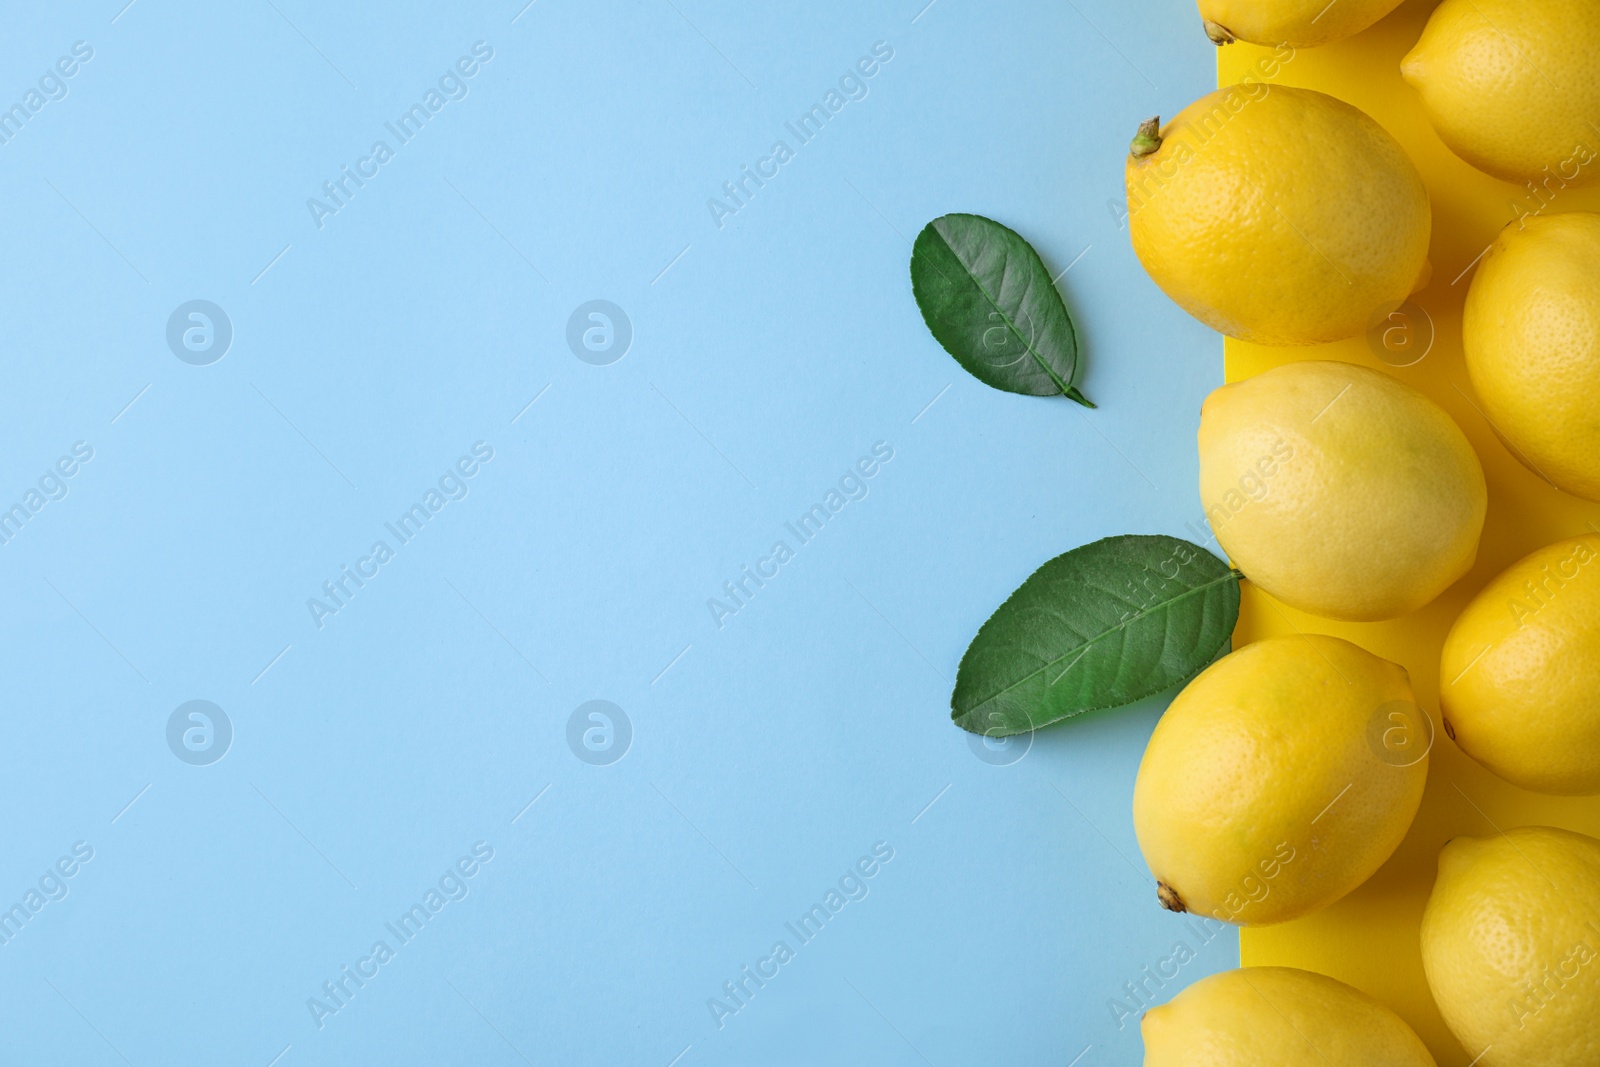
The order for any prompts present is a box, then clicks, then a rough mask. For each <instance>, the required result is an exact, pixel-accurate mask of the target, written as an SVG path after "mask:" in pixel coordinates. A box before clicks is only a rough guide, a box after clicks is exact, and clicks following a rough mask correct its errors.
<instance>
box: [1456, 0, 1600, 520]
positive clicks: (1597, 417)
mask: <svg viewBox="0 0 1600 1067" xmlns="http://www.w3.org/2000/svg"><path fill="white" fill-rule="evenodd" d="M1596 10H1597V11H1600V4H1597V5H1596ZM1594 77H1595V80H1596V82H1600V69H1597V70H1596V71H1595V74H1594ZM1596 116H1597V118H1600V110H1597V111H1596ZM1462 344H1463V347H1464V348H1465V350H1466V356H1467V372H1468V373H1469V374H1470V375H1471V376H1472V385H1473V388H1474V389H1476V390H1477V392H1478V396H1479V397H1480V398H1482V400H1483V407H1484V412H1485V414H1487V415H1488V416H1489V421H1490V422H1491V423H1493V424H1494V427H1495V429H1496V430H1497V431H1498V432H1499V433H1500V435H1501V437H1503V438H1504V439H1505V440H1506V442H1507V443H1508V444H1509V445H1510V446H1511V450H1512V453H1513V454H1514V455H1516V456H1517V457H1518V458H1520V459H1521V460H1522V462H1523V463H1525V464H1527V465H1528V466H1529V467H1531V468H1532V469H1533V470H1534V471H1535V472H1536V473H1538V474H1540V475H1543V476H1544V477H1545V478H1547V479H1548V480H1550V481H1551V482H1554V483H1555V484H1556V485H1557V486H1559V487H1560V488H1562V489H1565V490H1566V491H1567V492H1569V493H1572V494H1574V495H1576V496H1581V497H1583V498H1584V499H1586V500H1600V401H1597V398H1600V215H1596V214H1592V213H1590V212H1573V213H1571V214H1567V215H1547V216H1543V217H1540V218H1529V219H1525V220H1523V222H1522V223H1521V224H1518V223H1512V224H1511V225H1510V226H1508V227H1506V229H1505V230H1504V231H1503V232H1502V233H1501V234H1500V236H1499V238H1497V239H1496V240H1495V243H1494V244H1493V246H1491V248H1490V249H1489V253H1488V255H1486V256H1484V257H1483V261H1482V263H1480V264H1479V266H1478V273H1477V276H1476V277H1474V278H1473V279H1472V289H1471V290H1470V291H1469V292H1468V294H1467V306H1466V312H1465V319H1464V320H1463V322H1462Z"/></svg>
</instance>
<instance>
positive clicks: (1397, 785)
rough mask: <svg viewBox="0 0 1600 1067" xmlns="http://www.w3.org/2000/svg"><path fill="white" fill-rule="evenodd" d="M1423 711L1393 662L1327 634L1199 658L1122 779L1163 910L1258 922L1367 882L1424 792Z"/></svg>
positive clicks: (1293, 913) (1303, 910)
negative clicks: (1129, 789)
mask: <svg viewBox="0 0 1600 1067" xmlns="http://www.w3.org/2000/svg"><path fill="white" fill-rule="evenodd" d="M1424 718H1425V713H1423V712H1422V711H1421V709H1419V708H1418V707H1417V704H1416V696H1415V694H1414V693H1413V692H1412V690H1411V681H1410V679H1409V677H1408V676H1407V675H1406V672H1405V669H1404V668H1403V667H1400V666H1398V665H1396V664H1393V663H1390V662H1389V661H1388V660H1385V659H1380V658H1378V657H1377V656H1374V655H1373V654H1372V653H1370V652H1367V651H1366V650H1364V649H1361V648H1358V647H1356V646H1355V645H1353V644H1351V643H1350V642H1348V641H1344V640H1341V639H1339V638H1337V637H1324V636H1322V635H1320V634H1313V635H1310V636H1303V637H1276V638H1269V639H1267V640H1265V641H1257V642H1256V643H1255V644H1253V645H1247V646H1245V647H1244V648H1242V649H1240V650H1239V651H1238V652H1234V653H1232V654H1231V655H1228V656H1225V657H1223V658H1222V659H1220V660H1218V661H1217V662H1216V663H1214V664H1212V665H1211V666H1210V667H1208V668H1206V670H1205V671H1203V672H1202V673H1201V674H1200V676H1199V677H1198V678H1196V679H1195V680H1194V681H1192V682H1190V683H1189V685H1188V686H1187V687H1186V688H1185V689H1184V690H1183V692H1181V693H1179V694H1178V697H1177V699H1176V700H1174V701H1173V702H1172V706H1171V707H1170V708H1168V709H1167V713H1166V714H1165V715H1163V716H1162V717H1161V722H1160V723H1159V724H1157V726H1156V730H1155V733H1154V734H1153V735H1152V736H1151V738H1150V744H1149V746H1148V747H1147V748H1146V749H1145V754H1144V760H1143V762H1142V763H1140V765H1139V777H1138V780H1137V782H1136V783H1135V784H1134V790H1133V824H1134V830H1135V832H1136V833H1137V834H1138V836H1139V847H1140V849H1141V850H1142V851H1143V852H1144V857H1145V860H1146V862H1148V863H1149V865H1150V870H1151V871H1152V872H1153V873H1154V874H1155V876H1156V878H1157V879H1158V881H1159V883H1160V885H1159V895H1160V899H1161V903H1162V904H1163V906H1165V907H1166V908H1168V910H1171V911H1189V912H1193V913H1195V914H1196V915H1204V916H1207V917H1209V918H1213V919H1220V920H1222V921H1223V922H1230V923H1236V924H1238V925H1241V926H1259V925H1265V924H1268V923H1279V922H1286V921H1288V920H1289V919H1295V918H1298V917H1300V916H1302V915H1307V914H1310V913H1311V912H1313V911H1316V910H1318V909H1320V908H1323V907H1326V906H1327V905H1329V904H1332V903H1333V902H1334V901H1336V900H1338V899H1339V898H1340V897H1342V896H1344V895H1345V894H1346V893H1348V892H1350V891H1351V890H1352V889H1355V888H1356V887H1357V886H1359V885H1360V884H1361V883H1362V882H1365V881H1366V880H1367V879H1368V878H1370V877H1371V876H1372V874H1373V872H1374V871H1376V870H1377V869H1378V868H1379V867H1381V866H1382V865H1383V863H1384V861H1386V860H1387V859H1388V858H1389V856H1390V854H1391V853H1393V852H1394V850H1395V848H1396V847H1397V846H1398V845H1399V844H1400V841H1401V839H1402V838H1404V837H1405V835H1406V831H1407V830H1409V829H1410V827H1411V821H1412V819H1413V818H1414V817H1415V816H1416V813H1417V805H1419V804H1420V803H1421V802H1422V789H1423V786H1424V785H1425V784H1426V782H1427V778H1428V758H1427V753H1428V740H1427V739H1428V736H1429V735H1428V725H1427V723H1426V722H1425V721H1424ZM1395 730H1400V731H1403V732H1409V734H1410V737H1411V744H1410V745H1409V747H1408V746H1407V745H1406V744H1405V738H1396V737H1395V736H1394V734H1393V733H1392V731H1395ZM1386 734H1387V735H1388V736H1385V735H1386Z"/></svg>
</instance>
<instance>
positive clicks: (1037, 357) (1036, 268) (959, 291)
mask: <svg viewBox="0 0 1600 1067" xmlns="http://www.w3.org/2000/svg"><path fill="white" fill-rule="evenodd" d="M911 291H912V293H913V294H915V296H916V298H917V307H919V308H920V309H921V310H922V320H923V321H924V322H926V323H927V324H928V329H929V330H930V331H932V333H933V336H934V337H935V339H937V340H938V342H939V343H940V344H941V345H943V346H944V348H945V351H947V352H949V353H950V354H951V355H952V356H954V357H956V362H957V363H960V364H961V365H962V366H963V367H965V368H966V369H967V371H968V372H969V373H970V374H971V375H972V376H973V377H975V378H977V379H978V380H979V381H980V382H983V383H984V384H985V385H991V386H993V387H994V388H996V389H1004V390H1005V391H1006V392H1009V393H1025V394H1027V395H1028V396H1066V397H1069V398H1071V399H1072V400H1075V401H1077V402H1078V403H1080V404H1082V405H1084V406H1085V407H1091V408H1092V407H1094V405H1093V404H1091V403H1089V401H1088V400H1087V399H1085V398H1084V396H1083V394H1082V393H1080V392H1079V391H1078V390H1077V388H1076V387H1075V386H1074V385H1073V384H1072V379H1073V377H1074V376H1075V375H1076V374H1077V371H1078V334H1077V331H1076V330H1075V329H1074V328H1073V325H1072V316H1071V315H1070V314H1069V313H1068V312H1067V305H1066V303H1065V302H1064V301H1062V299H1061V294H1060V293H1059V292H1057V291H1056V287H1055V285H1054V284H1053V283H1052V282H1051V281H1050V273H1049V272H1048V271H1046V270H1045V268H1044V262H1043V261H1042V260H1040V259H1039V253H1037V252H1035V251H1034V250H1033V246H1032V245H1030V244H1028V242H1027V241H1024V240H1023V239H1022V238H1021V237H1020V236H1018V235H1017V234H1016V233H1015V232H1014V231H1012V230H1010V229H1008V228H1007V227H1005V226H1002V225H1000V224H999V223H998V222H995V221H994V220H993V219H986V218H984V217H983V216H981V215H945V216H943V217H941V218H937V219H934V220H933V221H932V222H930V223H928V225H926V226H924V227H923V229H922V232H921V233H919V234H918V235H917V241H916V244H915V245H914V246H913V247H912V249H911Z"/></svg>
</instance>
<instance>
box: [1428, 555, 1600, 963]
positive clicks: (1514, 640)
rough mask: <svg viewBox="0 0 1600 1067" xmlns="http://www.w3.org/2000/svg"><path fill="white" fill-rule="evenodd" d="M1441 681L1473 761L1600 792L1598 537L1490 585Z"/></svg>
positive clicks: (1449, 645)
mask: <svg viewBox="0 0 1600 1067" xmlns="http://www.w3.org/2000/svg"><path fill="white" fill-rule="evenodd" d="M1439 680H1440V691H1439V700H1440V702H1441V703H1442V704H1443V711H1444V720H1445V730H1446V732H1448V733H1449V734H1450V736H1451V737H1453V738H1455V742H1456V744H1458V745H1460V746H1461V749H1462V751H1463V752H1465V753H1466V754H1467V755H1469V756H1471V757H1472V758H1473V759H1475V760H1477V761H1478V762H1479V763H1481V764H1483V765H1484V766H1485V767H1487V768H1489V769H1490V770H1491V771H1493V772H1494V773H1495V774H1498V775H1499V776H1500V777H1502V778H1504V779H1505V780H1506V781H1508V782H1511V783H1512V784H1513V785H1519V786H1521V787H1522V788H1524V789H1531V790H1533V791H1534V792H1537V793H1557V794H1564V795H1568V796H1586V795H1591V794H1595V793H1600V537H1596V536H1595V535H1594V534H1584V535H1583V536H1581V537H1574V538H1569V539H1567V540H1564V541H1557V542H1556V543H1555V544H1553V545H1550V546H1548V547H1546V548H1541V549H1540V550H1539V551H1537V552H1535V553H1534V554H1533V555H1531V556H1529V557H1528V558H1526V559H1524V560H1522V561H1520V562H1518V563H1514V564H1512V565H1511V566H1510V567H1508V568H1507V569H1506V570H1505V572H1504V573H1503V574H1501V575H1500V576H1499V577H1498V578H1496V579H1495V580H1494V581H1492V582H1490V583H1489V585H1488V586H1487V587H1485V588H1484V590H1483V592H1481V593H1479V594H1478V595H1477V597H1475V598H1474V599H1473V601H1472V603H1470V604H1468V605H1467V608H1466V610H1465V611H1463V612H1462V613H1461V617H1460V618H1458V619H1457V620H1456V624H1455V626H1454V627H1453V628H1451V630H1450V636H1449V637H1448V638H1446V639H1445V643H1444V655H1443V658H1442V660H1441V662H1440V665H1439ZM1597 919H1600V916H1597ZM1596 947H1597V948H1600V944H1597V945H1596Z"/></svg>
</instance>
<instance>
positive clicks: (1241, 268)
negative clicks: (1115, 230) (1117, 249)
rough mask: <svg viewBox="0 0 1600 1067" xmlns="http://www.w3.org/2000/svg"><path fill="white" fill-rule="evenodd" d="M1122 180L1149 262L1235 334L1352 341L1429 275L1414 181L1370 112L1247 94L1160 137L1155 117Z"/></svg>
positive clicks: (1164, 282)
mask: <svg viewBox="0 0 1600 1067" xmlns="http://www.w3.org/2000/svg"><path fill="white" fill-rule="evenodd" d="M1126 181H1127V192H1128V229H1129V232H1130V234H1131V236H1132V240H1133V250H1134V252H1135V253H1137V254H1138V256H1139V261H1140V262H1141V263H1143V264H1144V268H1145V270H1146V271H1148V272H1149V274H1150V277H1151V278H1152V279H1153V280H1154V281H1155V283H1156V284H1157V285H1159V286H1160V287H1161V289H1162V290H1163V291H1164V292H1165V293H1166V294H1167V295H1168V296H1169V297H1171V298H1172V299H1173V300H1174V301H1175V302H1176V303H1177V304H1178V306H1180V307H1182V308H1183V309H1184V310H1185V311H1187V312H1189V314H1191V315H1193V316H1194V317H1195V318H1197V319H1199V320H1200V321H1201V322H1204V323H1205V324H1206V325H1208V326H1210V327H1212V328H1213V329H1215V330H1218V331H1220V332H1222V333H1225V334H1227V335H1229V336H1230V337H1238V338H1241V339H1243V340H1246V341H1255V342H1258V343H1260V344H1268V345H1311V344H1321V343H1324V342H1328V341H1341V340H1344V339H1345V338H1348V337H1355V336H1357V335H1359V334H1363V333H1365V332H1366V331H1367V329H1368V327H1369V326H1370V325H1371V323H1372V322H1374V321H1375V320H1377V319H1379V318H1382V317H1383V316H1384V315H1387V314H1389V313H1390V312H1392V311H1394V310H1395V309H1396V308H1398V307H1399V306H1400V305H1401V304H1402V303H1403V302H1404V301H1405V298H1406V296H1407V295H1408V294H1410V293H1411V292H1412V291H1413V290H1415V289H1416V288H1417V287H1418V286H1419V285H1420V284H1422V283H1423V282H1425V280H1426V278H1427V277H1428V275H1429V273H1430V272H1429V269H1428V265H1427V262H1428V261H1427V256H1428V238H1429V235H1430V233H1431V232H1432V226H1433V222H1432V215H1431V210H1430V207H1429V202H1428V192H1427V189H1425V188H1424V187H1423V184H1422V177H1421V176H1420V175H1419V174H1418V173H1417V168H1416V167H1415V166H1413V165H1412V163H1411V160H1410V158H1409V157H1407V155H1406V153H1405V150H1404V149H1403V148H1401V147H1400V144H1399V142H1397V141H1396V140H1395V139H1394V138H1393V137H1391V136H1389V134H1388V133H1387V132H1386V131H1385V130H1384V129H1383V127H1381V126H1379V125H1378V124H1377V123H1376V122H1374V121H1373V120H1372V119H1371V118H1369V117H1368V116H1367V115H1365V114H1363V113H1362V112H1361V111H1359V110H1357V109H1356V108H1354V107H1351V106H1350V105H1349V104H1346V103H1344V102H1343V101H1341V100H1335V99H1334V98H1333V97H1331V96H1327V95H1324V94H1323V93H1318V92H1313V91H1312V90H1310V89H1296V88H1291V87H1289V86H1286V85H1267V84H1265V83H1263V82H1248V83H1241V84H1239V85H1232V86H1229V87H1227V88H1226V89H1219V90H1217V91H1216V92H1214V93H1211V94H1209V95H1207V96H1204V97H1202V98H1201V99H1199V100H1197V101H1196V102H1194V103H1193V104H1190V105H1189V106H1188V107H1187V108H1185V109H1184V110H1183V111H1181V112H1179V113H1178V115H1177V117H1175V118H1174V119H1173V120H1172V121H1171V122H1169V123H1168V124H1167V125H1166V126H1165V127H1161V126H1160V123H1159V120H1156V119H1151V120H1150V121H1148V122H1146V123H1145V124H1144V126H1142V127H1141V128H1140V130H1139V135H1138V136H1137V137H1136V138H1135V139H1134V141H1133V144H1132V146H1131V152H1130V155H1129V157H1128V161H1127V167H1126Z"/></svg>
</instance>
